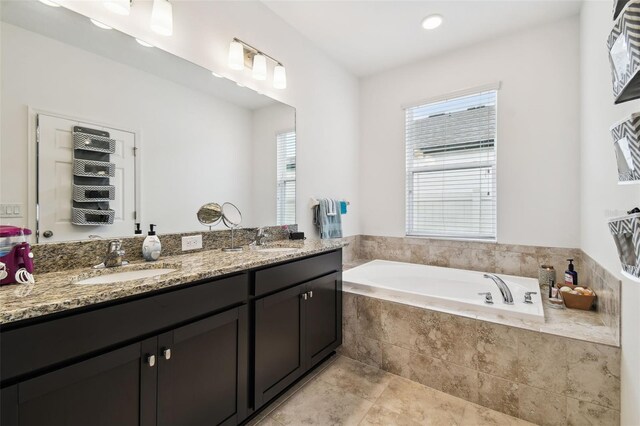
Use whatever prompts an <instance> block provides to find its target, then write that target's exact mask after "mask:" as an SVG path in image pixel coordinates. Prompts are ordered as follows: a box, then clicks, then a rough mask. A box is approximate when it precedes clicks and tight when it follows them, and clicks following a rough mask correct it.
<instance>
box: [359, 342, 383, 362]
mask: <svg viewBox="0 0 640 426" xmlns="http://www.w3.org/2000/svg"><path fill="white" fill-rule="evenodd" d="M356 359H357V360H358V361H360V362H363V363H365V364H368V365H372V366H374V367H380V366H381V365H382V348H381V344H380V341H379V340H375V339H370V338H368V337H366V336H362V335H356Z"/></svg>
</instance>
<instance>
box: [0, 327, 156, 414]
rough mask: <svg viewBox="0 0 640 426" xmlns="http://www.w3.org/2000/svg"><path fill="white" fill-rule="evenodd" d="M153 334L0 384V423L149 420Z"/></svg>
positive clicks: (152, 397)
mask: <svg viewBox="0 0 640 426" xmlns="http://www.w3.org/2000/svg"><path fill="white" fill-rule="evenodd" d="M155 351H156V339H155V338H153V339H148V340H145V341H143V342H139V343H135V344H132V345H129V346H125V347H123V348H120V349H116V350H114V351H111V352H107V353H106V354H103V355H100V356H97V357H94V358H90V359H88V360H86V361H83V362H79V363H77V364H73V365H70V366H68V367H65V368H61V369H58V370H55V371H53V372H51V373H48V374H44V375H42V376H38V377H36V378H33V379H30V380H25V381H24V382H20V383H18V384H16V385H13V386H10V387H8V388H3V389H2V424H3V425H13V424H16V425H21V426H32V425H33V426H35V425H43V426H44V425H58V424H61V425H68V426H74V425H77V426H84V425H88V424H92V425H105V426H107V425H137V424H141V425H149V426H151V425H154V424H155V407H156V395H155V390H156V389H155V384H156V374H157V369H156V368H153V366H150V365H149V357H150V356H153V355H154V354H155Z"/></svg>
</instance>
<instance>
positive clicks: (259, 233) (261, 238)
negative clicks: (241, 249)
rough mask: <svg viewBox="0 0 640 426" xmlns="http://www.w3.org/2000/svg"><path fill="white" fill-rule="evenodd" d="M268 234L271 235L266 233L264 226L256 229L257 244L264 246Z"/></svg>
mask: <svg viewBox="0 0 640 426" xmlns="http://www.w3.org/2000/svg"><path fill="white" fill-rule="evenodd" d="M268 236H269V234H266V233H265V232H264V228H262V227H260V228H258V230H257V231H256V236H255V245H257V246H263V245H264V239H265V238H267V237H268Z"/></svg>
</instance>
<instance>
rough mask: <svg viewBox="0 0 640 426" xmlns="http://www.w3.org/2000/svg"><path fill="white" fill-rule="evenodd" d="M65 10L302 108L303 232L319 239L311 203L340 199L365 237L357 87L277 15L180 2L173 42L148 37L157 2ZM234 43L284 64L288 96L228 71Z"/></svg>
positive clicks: (354, 229) (248, 6)
mask: <svg viewBox="0 0 640 426" xmlns="http://www.w3.org/2000/svg"><path fill="white" fill-rule="evenodd" d="M60 3H62V4H64V5H66V6H68V7H70V8H72V9H73V10H76V11H79V12H81V13H84V14H86V15H91V16H94V17H96V18H98V19H100V20H101V21H102V22H105V23H107V24H109V25H112V26H113V27H114V28H118V29H120V30H122V31H124V32H126V33H128V34H133V35H136V36H138V37H140V38H142V39H144V40H147V41H149V42H151V43H153V44H155V45H157V46H159V47H161V48H163V49H165V50H167V51H169V52H171V53H174V54H176V55H178V56H181V57H183V58H185V59H187V60H190V61H192V62H194V63H196V64H199V65H201V66H204V67H207V68H209V69H211V70H215V71H216V72H217V73H219V74H223V75H225V76H229V77H231V78H233V79H235V80H237V81H241V82H242V83H243V84H245V85H246V86H247V87H251V88H255V89H257V90H260V91H261V92H264V93H266V94H268V95H270V96H272V97H274V98H276V99H278V100H280V101H282V102H284V103H286V104H288V105H291V106H293V107H295V108H296V118H297V147H296V148H297V154H298V159H297V165H298V170H297V173H298V174H297V197H298V202H297V211H296V218H297V221H298V223H299V225H300V229H301V230H302V231H305V232H307V234H308V235H309V236H311V237H313V236H314V235H316V236H317V234H316V233H315V230H314V229H313V225H312V220H313V215H312V212H311V209H309V208H308V200H309V198H310V197H335V198H345V199H347V200H350V201H351V206H350V209H349V214H348V215H347V216H345V217H344V218H343V227H344V228H343V229H344V234H345V235H355V234H358V233H359V231H360V227H359V221H358V217H359V216H358V215H359V212H360V211H362V210H361V208H360V204H359V201H358V197H359V194H358V138H359V134H358V120H359V118H358V117H359V112H358V107H359V105H358V89H359V86H358V80H357V78H356V77H354V76H353V75H351V74H350V73H349V72H347V71H345V70H344V68H343V67H341V66H339V65H337V64H336V63H335V62H333V61H332V60H331V59H329V58H328V57H327V56H326V54H324V53H323V52H322V51H320V50H319V49H318V48H316V47H315V46H314V45H313V44H312V43H311V42H309V41H308V40H307V39H305V38H303V37H302V36H301V35H300V34H299V33H298V32H297V31H296V30H295V29H293V28H292V27H291V26H290V25H289V24H287V23H286V22H285V21H283V20H282V19H281V18H280V17H278V16H277V15H276V14H274V13H273V12H272V11H271V10H270V9H268V8H267V7H266V6H264V5H262V4H260V3H259V2H253V1H252V2H226V1H224V2H215V1H189V0H185V1H179V2H173V15H174V35H173V36H172V37H162V36H158V35H155V34H154V33H152V32H151V31H150V30H149V29H148V19H149V16H150V13H151V10H150V9H151V2H142V1H136V2H134V7H132V11H131V16H128V17H120V16H118V15H115V14H113V13H108V12H107V11H106V9H105V8H104V7H103V6H102V4H100V2H85V1H73V0H61V1H60ZM205 16H206V19H203V17H205ZM233 37H238V38H240V39H242V40H244V41H246V42H248V43H252V44H254V45H255V46H256V47H258V48H260V49H262V50H263V51H264V52H266V53H268V54H270V55H272V56H274V57H276V58H278V60H280V61H281V62H282V63H283V64H284V65H285V66H286V69H287V82H288V87H287V89H285V90H276V89H273V88H272V87H271V86H270V85H271V81H270V79H269V80H268V81H266V82H264V83H261V82H256V81H255V80H252V79H251V76H250V71H249V70H245V72H236V71H231V70H229V68H228V67H227V65H226V64H227V53H228V48H229V42H230V41H231V39H232V38H233Z"/></svg>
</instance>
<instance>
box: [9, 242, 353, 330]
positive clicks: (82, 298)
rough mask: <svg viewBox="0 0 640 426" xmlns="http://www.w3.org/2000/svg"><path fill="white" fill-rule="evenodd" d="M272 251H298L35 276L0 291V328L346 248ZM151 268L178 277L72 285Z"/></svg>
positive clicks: (303, 246) (216, 254)
mask: <svg viewBox="0 0 640 426" xmlns="http://www.w3.org/2000/svg"><path fill="white" fill-rule="evenodd" d="M269 246H280V247H282V246H284V247H294V248H296V250H295V251H287V252H261V251H260V250H251V249H249V248H248V247H246V246H245V247H243V251H242V252H223V251H221V250H210V251H200V252H197V253H190V254H182V255H178V256H170V257H161V258H160V260H158V261H157V262H154V263H153V264H151V263H148V262H134V263H131V264H130V265H127V266H122V267H117V268H108V269H103V270H91V269H89V268H83V269H75V270H68V271H62V272H51V273H47V274H41V275H37V276H36V277H35V280H36V283H35V284H34V285H26V284H11V285H5V286H2V287H0V309H1V310H0V325H2V324H8V323H11V322H15V321H20V320H24V319H28V318H36V317H39V316H42V315H47V314H52V313H56V312H62V311H66V310H69V309H75V308H80V307H84V306H89V305H92V304H96V303H101V302H107V301H112V300H116V299H120V298H124V297H128V296H134V295H139V294H143V293H147V292H151V291H155V290H160V289H165V288H169V287H176V286H180V285H183V284H188V283H192V282H194V281H199V280H203V279H207V278H213V277H217V276H221V275H226V274H230V273H233V272H239V271H244V270H247V269H251V268H256V267H260V266H265V265H269V264H273V263H278V262H283V261H287V260H292V259H296V258H300V257H304V256H309V255H313V254H317V253H322V252H325V251H330V250H335V249H337V248H340V247H343V246H345V243H344V242H343V241H340V240H320V241H314V240H305V241H301V242H297V241H288V240H287V241H281V242H274V243H271V244H269ZM148 267H152V268H170V269H176V271H174V272H170V273H168V274H165V275H161V276H157V277H152V278H143V279H137V280H132V281H126V282H122V283H115V284H113V283H112V284H93V285H79V284H74V282H76V281H78V280H81V279H84V278H89V277H91V276H96V275H104V274H111V273H117V272H126V271H134V270H140V269H146V268H148Z"/></svg>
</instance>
